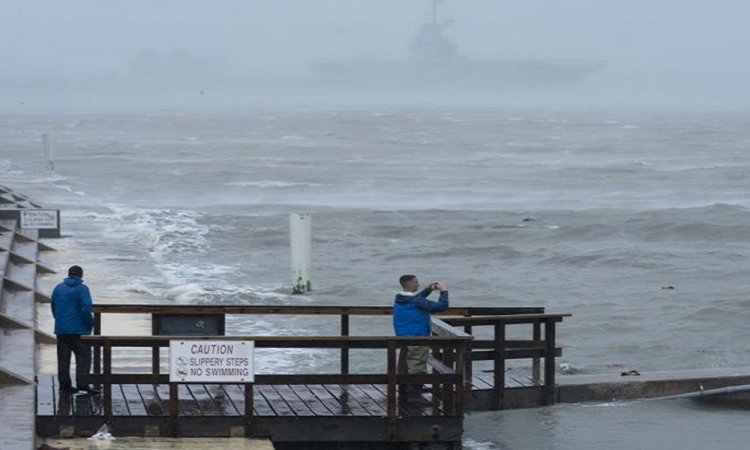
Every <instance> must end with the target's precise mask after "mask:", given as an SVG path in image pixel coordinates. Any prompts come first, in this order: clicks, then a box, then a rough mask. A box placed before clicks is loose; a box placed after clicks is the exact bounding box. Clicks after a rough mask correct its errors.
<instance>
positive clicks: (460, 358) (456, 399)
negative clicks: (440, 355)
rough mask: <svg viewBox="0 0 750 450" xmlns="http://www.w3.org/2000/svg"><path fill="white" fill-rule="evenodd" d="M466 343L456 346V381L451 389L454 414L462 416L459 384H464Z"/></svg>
mask: <svg viewBox="0 0 750 450" xmlns="http://www.w3.org/2000/svg"><path fill="white" fill-rule="evenodd" d="M466 354H467V352H466V345H465V344H464V345H460V346H459V347H458V348H456V365H455V369H454V370H455V371H456V373H457V374H458V381H457V385H456V389H455V390H454V391H453V405H454V411H455V413H456V416H458V417H462V416H463V415H464V390H463V389H461V388H460V386H462V385H464V383H465V380H464V368H465V367H466V364H465V358H466Z"/></svg>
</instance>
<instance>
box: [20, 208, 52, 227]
mask: <svg viewBox="0 0 750 450" xmlns="http://www.w3.org/2000/svg"><path fill="white" fill-rule="evenodd" d="M58 213H59V212H58V210H56V209H22V210H21V228H26V229H32V230H56V229H57V216H58Z"/></svg>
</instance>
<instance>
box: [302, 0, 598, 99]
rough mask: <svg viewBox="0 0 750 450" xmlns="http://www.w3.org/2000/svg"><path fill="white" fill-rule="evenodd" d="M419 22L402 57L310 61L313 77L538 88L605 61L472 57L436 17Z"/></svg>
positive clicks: (396, 84) (578, 76) (392, 84)
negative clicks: (400, 58)
mask: <svg viewBox="0 0 750 450" xmlns="http://www.w3.org/2000/svg"><path fill="white" fill-rule="evenodd" d="M436 5H437V0H433V5H432V8H433V14H432V21H431V22H428V23H425V24H423V25H422V26H421V27H420V28H419V30H418V31H417V34H416V36H415V38H414V40H413V41H412V43H411V45H410V47H409V57H408V58H407V59H404V60H383V59H375V58H354V59H351V60H347V61H330V60H328V61H319V62H316V63H314V64H313V65H312V67H311V72H312V77H313V79H314V80H315V81H317V82H320V83H335V85H337V86H339V87H347V86H348V87H355V88H356V87H381V88H406V89H414V88H422V89H425V88H426V89H429V88H431V87H435V88H453V89H471V90H503V89H524V88H528V89H544V88H560V87H565V86H571V85H574V84H575V83H577V82H579V81H580V80H582V79H583V78H584V77H586V76H587V75H589V74H591V73H594V72H596V71H598V70H600V69H601V68H602V67H604V66H605V65H606V63H605V62H604V61H600V60H577V59H497V60H472V59H469V58H467V57H466V56H465V55H463V54H461V52H460V51H459V49H458V48H457V47H456V45H455V44H453V43H452V42H450V40H448V39H447V38H446V36H445V25H443V24H440V23H438V21H437V19H436Z"/></svg>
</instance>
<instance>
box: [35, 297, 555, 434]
mask: <svg viewBox="0 0 750 450" xmlns="http://www.w3.org/2000/svg"><path fill="white" fill-rule="evenodd" d="M542 311H543V310H542V309H541V308H453V309H450V310H448V311H446V312H445V313H443V314H442V315H440V316H437V317H434V318H433V336H432V337H424V338H405V337H393V336H351V335H350V318H351V317H352V316H388V315H390V314H391V308H390V307H324V306H318V307H310V306H283V307H266V306H174V305H161V306H157V305H96V306H95V307H94V313H95V336H91V337H89V338H86V339H87V340H88V341H90V342H91V343H92V344H93V345H94V346H96V347H97V348H98V350H97V351H96V352H95V373H94V374H93V375H91V382H92V383H95V384H100V385H102V387H103V390H104V392H103V394H102V395H101V396H82V395H75V396H71V395H60V394H59V393H58V391H57V384H56V380H55V377H53V376H51V375H39V389H38V394H37V399H38V402H37V433H38V434H39V435H40V436H47V437H53V436H73V435H85V434H86V433H88V432H93V431H95V430H96V429H97V428H98V427H99V426H101V424H102V423H108V424H109V425H110V427H111V429H112V432H113V433H114V434H115V435H120V436H128V435H130V436H180V437H187V436H235V437H236V436H246V437H250V438H258V437H262V438H269V439H271V440H272V441H273V442H274V445H275V446H276V447H277V448H295V447H299V448H311V446H314V445H319V446H321V448H323V447H325V448H354V447H357V448H362V446H367V445H371V446H374V448H400V447H402V446H404V445H407V444H414V445H421V446H422V447H424V448H460V446H461V437H462V430H463V420H464V412H465V411H467V410H488V409H499V408H508V407H523V406H536V405H542V404H551V403H553V402H554V398H555V391H554V386H555V382H554V359H555V357H556V356H559V355H560V352H561V350H560V349H559V348H557V347H556V346H555V343H554V336H555V333H554V329H555V324H556V323H558V322H560V321H562V320H563V318H564V317H566V316H567V315H565V314H544V313H543V312H542ZM112 314H146V315H149V316H150V317H151V321H152V324H153V328H152V330H153V331H154V333H153V334H152V335H151V336H108V335H106V333H105V331H104V330H102V322H103V321H102V316H106V315H112ZM227 314H232V315H241V314H247V315H254V316H258V315H316V316H331V317H333V318H334V319H333V320H332V322H334V323H336V324H337V325H338V328H339V329H338V332H337V333H335V334H334V335H331V336H294V337H278V336H195V335H192V336H174V335H156V334H158V333H157V332H158V331H159V323H161V319H163V318H164V317H172V318H174V317H180V316H182V317H191V316H195V317H201V318H206V317H216V316H220V317H224V315H227ZM454 324H455V325H454ZM218 325H219V326H218V329H221V331H222V332H223V331H224V320H223V319H221V320H219V321H218ZM484 326H489V327H491V329H492V330H494V335H493V336H492V337H491V338H490V339H479V338H477V337H475V336H472V335H471V334H469V333H467V330H468V331H471V330H473V329H475V328H477V327H484ZM510 326H525V327H527V328H528V332H529V337H530V338H531V339H528V340H506V339H505V330H506V328H507V327H510ZM458 327H460V328H458ZM331 328H332V329H336V326H333V327H331ZM542 332H544V334H542ZM542 336H543V337H544V339H542ZM203 339H211V340H227V341H236V340H241V341H247V340H252V341H254V343H255V347H256V348H257V349H311V350H315V351H329V352H330V351H333V352H336V354H338V355H339V356H338V364H336V365H335V367H326V368H324V369H322V370H316V372H315V373H266V372H263V370H260V372H259V373H257V374H256V376H255V380H254V382H253V383H246V384H202V383H174V382H170V380H169V376H168V375H167V374H164V373H161V372H162V371H161V369H162V363H161V354H162V350H161V349H163V348H164V347H168V346H169V342H170V341H174V340H203ZM411 345H425V346H429V347H431V349H432V357H431V358H430V361H429V365H430V367H431V368H432V370H431V373H429V374H426V375H406V374H400V373H397V355H398V352H399V350H400V349H401V348H402V347H404V346H411ZM126 348H150V349H151V352H150V357H151V361H150V370H148V373H123V372H121V370H118V368H117V367H116V364H113V359H114V360H116V359H117V358H116V355H117V354H118V352H120V351H122V349H126ZM280 351H283V350H280ZM358 351H369V352H371V353H372V354H373V355H376V356H372V358H373V366H375V367H381V369H378V370H374V371H372V370H370V371H368V372H367V373H361V372H358V371H355V370H353V368H352V367H350V356H351V353H353V352H358ZM377 358H381V359H380V361H377V360H376V359H377ZM519 358H525V359H530V360H531V361H532V364H531V367H532V370H530V372H529V375H528V377H515V378H511V377H506V374H505V370H504V367H505V364H506V361H507V360H510V359H519ZM483 360H486V361H490V362H491V364H492V367H494V369H493V373H492V374H490V375H485V374H479V375H475V374H474V373H473V371H474V369H473V367H474V362H475V361H483ZM147 366H148V364H147ZM540 366H543V367H544V371H543V376H542V377H540V374H541V371H540ZM406 383H409V384H411V383H414V384H417V383H418V384H422V385H425V386H429V387H430V389H429V391H428V392H425V393H424V394H423V398H424V399H425V400H426V403H427V404H426V405H420V406H413V405H410V404H404V403H403V402H400V401H399V395H398V390H399V385H401V384H406ZM547 386H552V387H553V388H551V389H550V388H547Z"/></svg>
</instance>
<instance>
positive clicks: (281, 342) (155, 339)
mask: <svg viewBox="0 0 750 450" xmlns="http://www.w3.org/2000/svg"><path fill="white" fill-rule="evenodd" d="M82 339H83V340H84V341H87V342H90V343H92V344H94V345H96V344H102V343H105V342H107V343H109V344H110V345H112V347H168V346H169V343H170V341H201V340H212V341H254V342H255V347H256V348H321V349H325V348H333V349H337V348H371V349H377V348H388V343H389V342H394V343H395V344H396V346H397V347H406V346H411V345H429V346H441V347H446V348H455V347H459V346H462V345H464V343H465V342H467V341H470V340H471V339H472V337H471V336H467V337H463V336H454V337H387V338H384V337H382V336H337V337H334V336H284V337H278V336H83V337H82Z"/></svg>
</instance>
